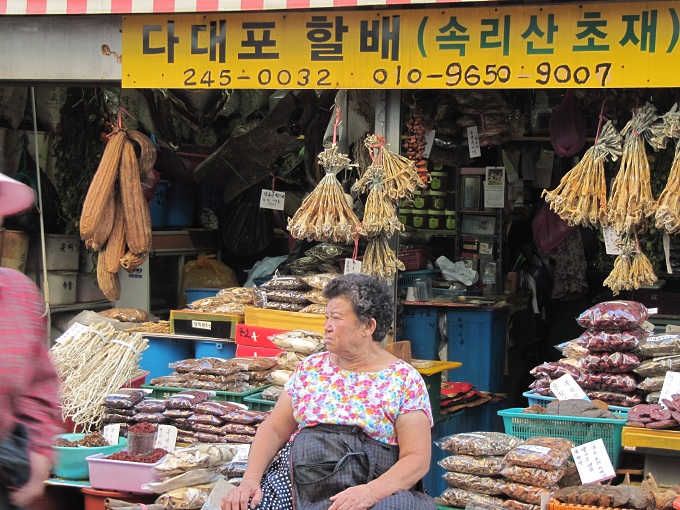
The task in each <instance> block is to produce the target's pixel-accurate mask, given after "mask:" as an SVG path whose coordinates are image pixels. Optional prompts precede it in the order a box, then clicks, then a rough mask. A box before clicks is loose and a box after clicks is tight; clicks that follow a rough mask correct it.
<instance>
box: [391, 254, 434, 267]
mask: <svg viewBox="0 0 680 510" xmlns="http://www.w3.org/2000/svg"><path fill="white" fill-rule="evenodd" d="M397 258H398V259H399V260H401V261H402V262H403V263H404V270H405V271H419V270H421V269H426V268H427V263H428V261H429V260H430V259H431V258H432V257H431V256H430V254H429V253H428V252H426V251H425V250H404V251H400V252H398V253H397Z"/></svg>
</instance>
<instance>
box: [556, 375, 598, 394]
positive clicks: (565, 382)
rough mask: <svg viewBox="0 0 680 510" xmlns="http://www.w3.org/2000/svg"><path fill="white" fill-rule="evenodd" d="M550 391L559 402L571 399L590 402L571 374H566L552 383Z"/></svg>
mask: <svg viewBox="0 0 680 510" xmlns="http://www.w3.org/2000/svg"><path fill="white" fill-rule="evenodd" d="M550 389H551V390H552V392H553V395H555V396H556V397H557V400H569V399H571V398H578V399H581V400H590V399H589V398H588V397H587V396H586V394H585V392H584V391H583V390H582V389H581V387H580V386H579V385H578V383H577V382H576V381H575V380H574V378H573V377H572V376H571V374H564V375H563V376H562V377H560V378H558V379H555V380H554V381H552V382H551V383H550Z"/></svg>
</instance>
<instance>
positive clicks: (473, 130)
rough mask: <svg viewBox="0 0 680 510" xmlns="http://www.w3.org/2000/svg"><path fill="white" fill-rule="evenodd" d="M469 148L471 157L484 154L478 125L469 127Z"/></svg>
mask: <svg viewBox="0 0 680 510" xmlns="http://www.w3.org/2000/svg"><path fill="white" fill-rule="evenodd" d="M467 138H468V148H469V149H470V157H471V158H478V157H480V156H481V155H482V149H481V147H480V145H479V134H478V133H477V126H470V127H469V128H467Z"/></svg>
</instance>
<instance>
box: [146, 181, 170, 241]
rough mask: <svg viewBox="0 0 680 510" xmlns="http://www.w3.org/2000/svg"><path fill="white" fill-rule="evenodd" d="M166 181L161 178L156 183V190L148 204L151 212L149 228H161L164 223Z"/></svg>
mask: <svg viewBox="0 0 680 510" xmlns="http://www.w3.org/2000/svg"><path fill="white" fill-rule="evenodd" d="M168 184H169V183H168V181H167V180H165V179H161V180H160V181H158V184H157V185H156V192H155V193H154V195H153V198H152V199H151V204H149V212H150V213H151V228H152V229H157V228H163V227H165V225H166V221H165V214H166V211H167V190H168Z"/></svg>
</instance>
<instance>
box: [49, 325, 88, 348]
mask: <svg viewBox="0 0 680 510" xmlns="http://www.w3.org/2000/svg"><path fill="white" fill-rule="evenodd" d="M86 331H87V326H84V325H82V324H81V323H80V322H74V323H73V326H71V327H70V328H68V329H67V330H66V331H64V332H63V333H62V334H61V336H60V337H59V338H57V339H56V340H55V342H56V343H58V344H63V343H64V342H67V341H69V340H73V339H74V338H76V337H79V336H80V335H82V334H83V333H85V332H86Z"/></svg>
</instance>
